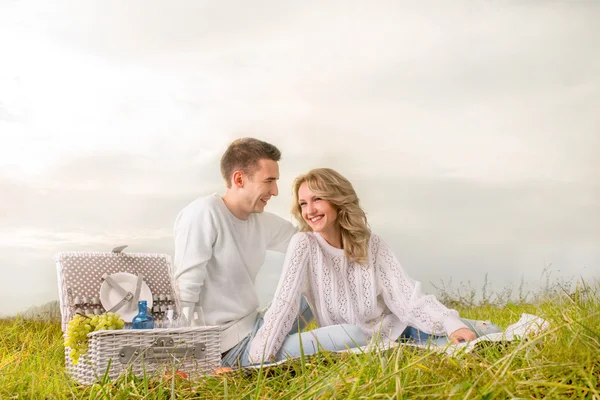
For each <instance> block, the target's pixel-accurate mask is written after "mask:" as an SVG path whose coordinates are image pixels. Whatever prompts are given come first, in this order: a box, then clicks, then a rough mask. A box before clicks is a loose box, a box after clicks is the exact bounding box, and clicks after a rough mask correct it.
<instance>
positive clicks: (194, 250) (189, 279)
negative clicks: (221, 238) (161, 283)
mask: <svg viewBox="0 0 600 400" xmlns="http://www.w3.org/2000/svg"><path fill="white" fill-rule="evenodd" d="M216 234H217V232H216V226H215V223H214V221H213V218H212V215H211V213H210V212H209V210H206V209H195V210H184V211H182V212H181V213H180V214H179V216H178V217H177V220H176V221H175V227H174V237H175V257H174V258H175V260H174V278H175V280H176V282H177V286H178V289H179V299H180V301H181V306H182V308H184V307H193V306H194V305H195V304H196V303H197V302H198V300H199V299H200V290H201V288H202V286H203V285H204V280H205V278H206V265H207V264H208V261H209V260H210V259H211V257H212V254H213V246H214V243H215V239H216Z"/></svg>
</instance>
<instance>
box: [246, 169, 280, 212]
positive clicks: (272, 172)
mask: <svg viewBox="0 0 600 400" xmlns="http://www.w3.org/2000/svg"><path fill="white" fill-rule="evenodd" d="M278 179H279V164H277V162H276V161H273V160H269V159H266V158H265V159H262V160H260V161H259V162H258V168H257V170H256V171H255V172H254V174H252V176H249V177H247V179H246V181H245V182H244V194H245V198H246V204H247V206H248V209H247V211H248V212H249V213H261V212H263V211H264V210H265V206H266V205H267V202H268V201H269V199H270V198H271V196H277V195H278V194H279V190H278V188H277V180H278Z"/></svg>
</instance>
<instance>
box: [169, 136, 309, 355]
mask: <svg viewBox="0 0 600 400" xmlns="http://www.w3.org/2000/svg"><path fill="white" fill-rule="evenodd" d="M280 158H281V152H280V151H279V150H278V149H277V148H276V147H275V146H273V145H271V144H269V143H266V142H263V141H261V140H257V139H253V138H244V139H238V140H236V141H234V142H233V143H231V145H230V146H229V147H228V148H227V150H226V151H225V153H224V154H223V157H222V158H221V174H222V175H223V179H225V183H226V185H227V189H226V191H225V195H224V196H223V197H220V196H218V195H217V194H212V195H210V196H206V197H202V198H199V199H196V200H195V201H193V202H192V203H191V204H189V205H188V206H187V207H185V208H184V209H183V210H182V211H181V212H180V213H179V215H178V216H177V219H176V221H175V227H174V236H175V262H174V272H175V279H176V281H177V286H178V290H179V297H180V301H181V306H182V310H183V312H184V314H186V315H187V316H188V318H190V320H191V321H192V325H216V326H221V327H223V332H222V335H221V352H222V353H223V355H224V356H225V353H228V354H227V356H228V357H225V358H224V360H223V361H224V365H226V366H234V365H235V364H236V363H237V362H238V361H239V358H240V357H241V356H242V355H243V353H244V351H245V350H246V346H247V344H248V343H247V342H248V341H249V339H250V337H249V336H250V335H251V333H252V332H253V331H255V330H256V329H257V328H256V324H258V323H259V322H258V321H259V320H260V317H259V316H258V312H257V308H258V305H259V303H258V296H257V294H256V289H255V286H254V280H255V278H256V275H257V274H258V271H259V269H260V267H261V266H262V264H263V262H264V260H265V254H266V251H267V250H274V251H279V252H285V251H286V249H287V246H288V243H289V241H290V238H291V237H292V235H293V234H294V233H295V232H296V228H295V227H294V226H293V225H292V224H291V223H290V222H288V221H286V220H284V219H282V218H280V217H278V216H276V215H274V214H271V213H268V212H263V211H264V209H265V206H266V205H267V202H268V201H269V199H270V198H271V197H272V196H277V194H278V193H279V192H278V188H277V180H278V179H279V165H278V163H277V162H278V161H279V160H280ZM304 308H305V309H306V308H308V307H306V306H305V307H304ZM305 309H303V310H301V312H303V311H306V310H305ZM296 329H297V328H296Z"/></svg>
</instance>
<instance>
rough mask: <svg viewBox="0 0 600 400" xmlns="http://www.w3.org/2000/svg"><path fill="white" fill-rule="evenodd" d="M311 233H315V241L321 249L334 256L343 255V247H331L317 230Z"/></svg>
mask: <svg viewBox="0 0 600 400" xmlns="http://www.w3.org/2000/svg"><path fill="white" fill-rule="evenodd" d="M313 235H315V237H316V238H317V241H318V242H319V244H320V245H321V247H322V248H323V250H326V251H327V252H328V253H329V254H332V255H334V256H343V255H344V249H338V248H337V247H333V246H332V245H330V244H329V243H327V240H325V238H324V237H323V236H321V234H320V233H319V232H313Z"/></svg>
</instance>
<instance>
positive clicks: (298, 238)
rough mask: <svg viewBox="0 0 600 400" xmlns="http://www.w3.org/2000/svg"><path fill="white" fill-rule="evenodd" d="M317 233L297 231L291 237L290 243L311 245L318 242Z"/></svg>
mask: <svg viewBox="0 0 600 400" xmlns="http://www.w3.org/2000/svg"><path fill="white" fill-rule="evenodd" d="M315 241H316V238H315V234H314V233H313V232H296V233H295V234H294V235H293V236H292V238H291V239H290V243H293V244H294V245H296V246H301V245H306V246H308V245H311V244H313V243H316V242H315Z"/></svg>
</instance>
